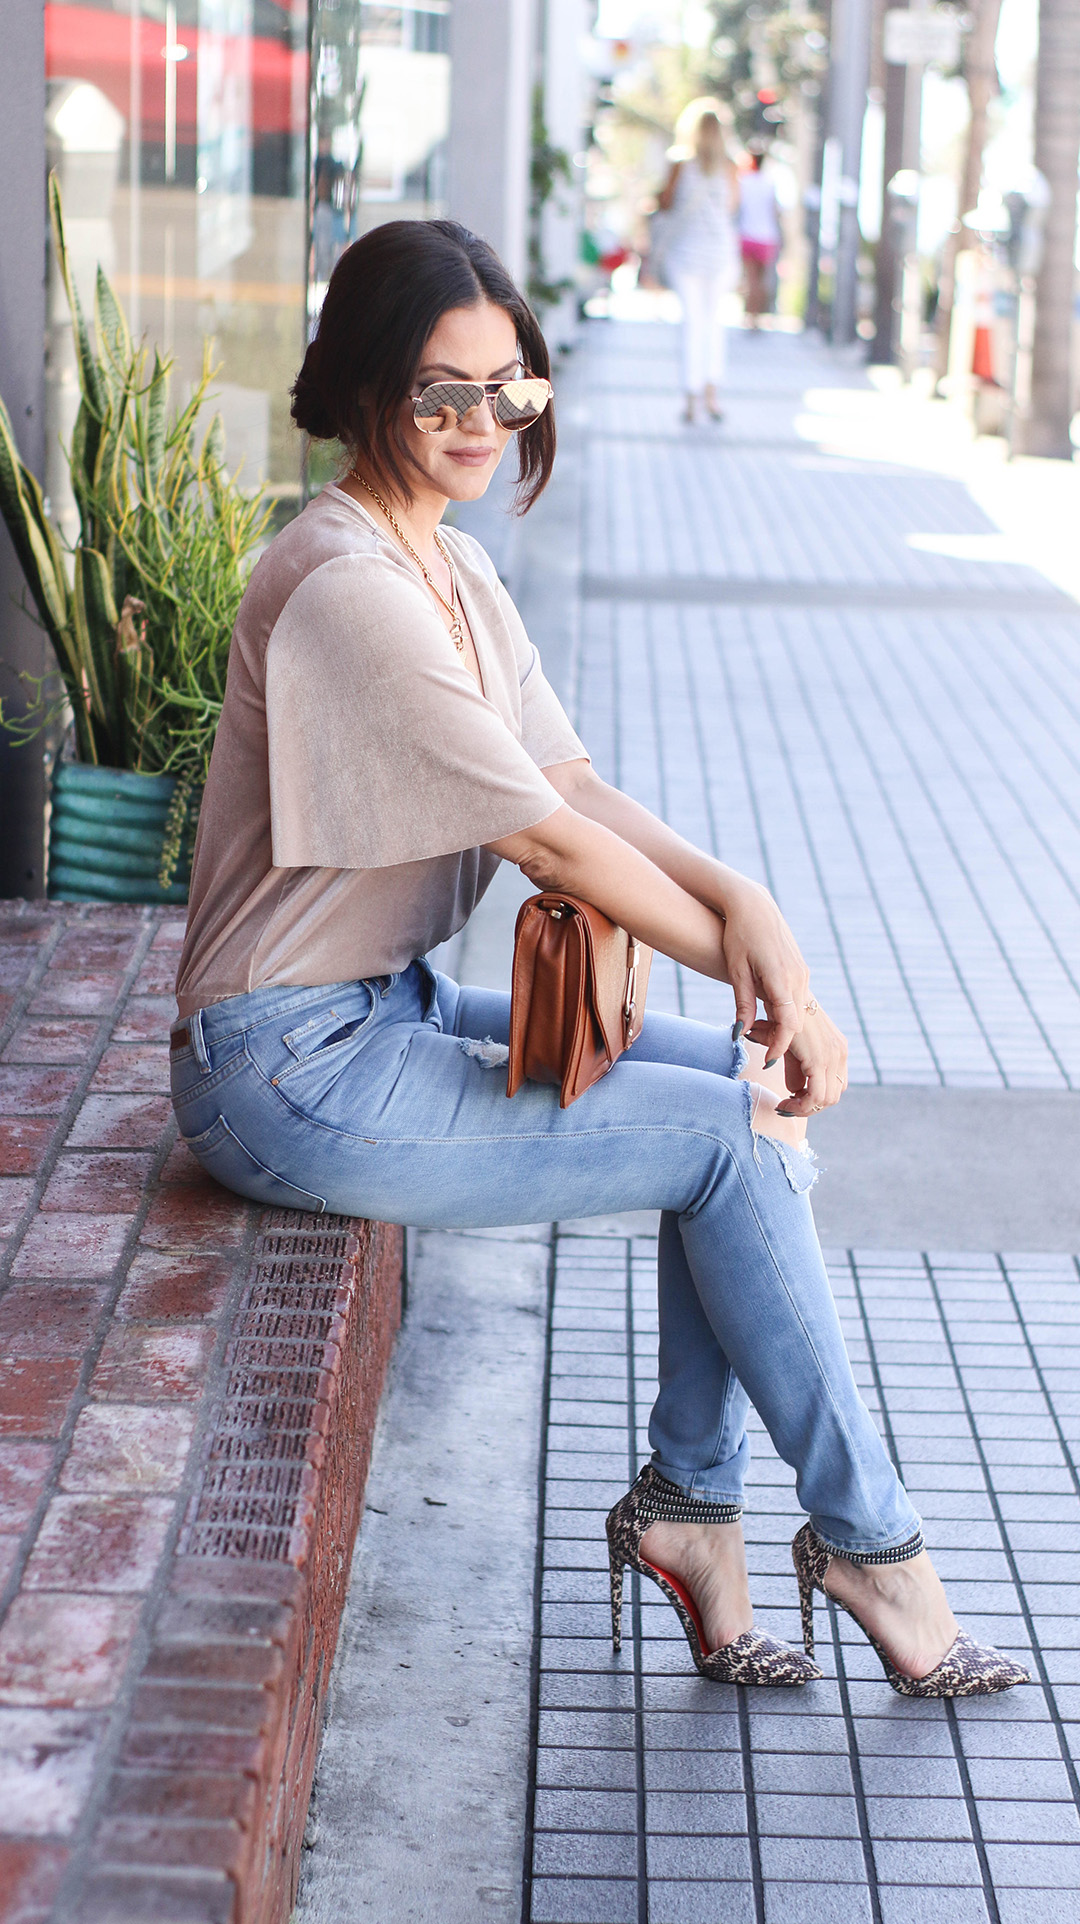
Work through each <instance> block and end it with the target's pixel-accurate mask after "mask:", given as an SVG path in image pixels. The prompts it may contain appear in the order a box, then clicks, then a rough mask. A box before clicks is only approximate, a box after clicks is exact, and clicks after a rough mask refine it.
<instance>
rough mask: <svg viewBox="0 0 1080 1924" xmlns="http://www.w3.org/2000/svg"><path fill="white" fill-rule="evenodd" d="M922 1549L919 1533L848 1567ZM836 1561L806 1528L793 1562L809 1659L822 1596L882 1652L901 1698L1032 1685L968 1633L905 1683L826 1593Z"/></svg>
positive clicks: (899, 1558) (1018, 1668)
mask: <svg viewBox="0 0 1080 1924" xmlns="http://www.w3.org/2000/svg"><path fill="white" fill-rule="evenodd" d="M923 1547H924V1546H923V1540H922V1535H921V1533H920V1534H919V1535H918V1536H914V1537H912V1538H911V1539H910V1540H909V1542H907V1543H901V1544H899V1545H898V1546H897V1548H896V1549H895V1550H890V1551H887V1552H886V1553H885V1554H884V1555H883V1556H880V1557H872V1556H853V1557H851V1558H849V1562H851V1563H907V1562H908V1561H909V1559H910V1558H911V1557H917V1556H918V1554H919V1551H920V1550H921V1549H923ZM832 1557H833V1552H832V1551H831V1550H830V1549H829V1547H828V1545H827V1544H824V1543H822V1541H821V1538H820V1537H819V1536H817V1535H816V1533H815V1531H814V1529H813V1528H812V1526H811V1525H810V1524H809V1523H804V1524H803V1527H802V1529H801V1530H800V1531H799V1534H798V1536H797V1537H796V1538H795V1541H794V1543H793V1544H792V1546H791V1560H792V1562H793V1564H794V1565H795V1574H796V1576H797V1577H798V1579H799V1604H800V1607H801V1610H802V1627H803V1643H804V1644H805V1646H806V1654H807V1656H809V1657H812V1656H813V1654H814V1591H815V1590H820V1591H821V1594H822V1596H823V1597H829V1598H830V1599H831V1601H832V1602H833V1603H835V1604H836V1607H837V1609H838V1610H845V1611H847V1614H848V1616H849V1617H851V1618H852V1620H853V1622H855V1623H857V1624H858V1625H859V1629H860V1630H861V1631H862V1633H863V1636H864V1637H865V1638H866V1640H867V1642H868V1643H869V1644H870V1645H871V1646H872V1648H873V1649H874V1650H875V1651H876V1652H877V1655H878V1658H879V1659H880V1662H881V1668H882V1669H883V1670H884V1672H885V1675H886V1677H887V1678H888V1680H889V1682H890V1683H891V1685H892V1687H893V1689H894V1690H896V1691H898V1692H899V1694H900V1696H901V1697H990V1696H992V1695H993V1693H994V1692H995V1691H996V1690H1011V1689H1012V1687H1013V1685H1014V1684H1021V1683H1030V1682H1031V1678H1030V1677H1029V1676H1028V1673H1027V1671H1026V1670H1025V1669H1024V1667H1023V1665H1022V1664H1018V1663H1014V1662H1013V1660H1012V1658H1011V1657H1004V1656H1002V1654H1001V1651H1000V1650H994V1649H993V1648H992V1646H990V1645H989V1644H982V1643H976V1642H975V1639H974V1638H973V1637H969V1636H968V1633H967V1631H966V1630H961V1631H960V1632H959V1633H958V1635H957V1637H956V1639H955V1641H954V1642H953V1643H952V1644H950V1646H949V1648H948V1650H947V1651H946V1652H945V1655H944V1656H943V1657H942V1659H941V1662H940V1663H939V1664H938V1665H937V1666H936V1667H935V1668H934V1669H933V1670H931V1671H930V1673H929V1675H928V1676H926V1677H905V1675H904V1673H903V1671H902V1670H897V1668H896V1665H895V1664H894V1663H893V1662H892V1659H891V1658H890V1657H889V1656H888V1655H887V1654H886V1652H885V1651H884V1650H883V1649H882V1647H881V1645H880V1644H879V1643H878V1641H877V1638H876V1637H872V1636H871V1635H870V1632H869V1630H868V1629H867V1628H866V1625H865V1624H864V1623H860V1622H859V1619H858V1617H857V1616H856V1615H855V1612H854V1610H852V1609H850V1608H849V1607H848V1605H847V1604H846V1603H841V1601H840V1599H839V1597H834V1596H832V1592H831V1591H829V1590H826V1588H825V1572H826V1571H827V1569H828V1567H829V1564H830V1563H831V1561H832Z"/></svg>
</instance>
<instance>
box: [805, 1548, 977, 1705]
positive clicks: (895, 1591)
mask: <svg viewBox="0 0 1080 1924" xmlns="http://www.w3.org/2000/svg"><path fill="white" fill-rule="evenodd" d="M825 1588H826V1590H827V1591H828V1593H829V1595H830V1596H832V1597H835V1598H836V1600H837V1602H838V1603H844V1604H846V1605H847V1607H848V1608H849V1610H851V1611H852V1613H853V1615H854V1616H855V1617H856V1618H857V1619H858V1621H859V1622H860V1623H861V1624H862V1625H863V1627H864V1629H866V1630H867V1631H868V1632H869V1633H870V1635H871V1636H873V1637H874V1639H875V1641H876V1642H878V1643H880V1644H881V1646H882V1648H883V1649H884V1650H885V1651H886V1653H887V1654H888V1656H889V1657H890V1658H891V1660H892V1662H893V1663H894V1664H895V1666H896V1668H897V1669H898V1670H899V1671H901V1672H902V1673H903V1675H904V1676H906V1677H912V1678H916V1679H918V1678H922V1677H928V1676H929V1675H930V1672H931V1671H932V1670H936V1669H937V1666H938V1664H939V1663H940V1662H941V1660H942V1658H943V1657H944V1655H945V1653H946V1651H947V1650H948V1649H950V1647H951V1646H952V1644H953V1643H954V1642H955V1640H956V1635H957V1631H958V1629H959V1625H958V1624H957V1621H956V1618H955V1617H954V1616H953V1613H952V1611H951V1610H950V1608H949V1603H948V1599H947V1597H946V1595H945V1592H944V1590H943V1589H942V1586H941V1579H940V1578H939V1576H938V1574H937V1571H936V1570H935V1569H934V1566H933V1564H932V1563H931V1561H930V1558H929V1557H928V1556H927V1554H926V1551H925V1550H923V1551H921V1552H920V1554H919V1555H918V1556H917V1557H911V1558H910V1559H909V1560H908V1561H907V1562H905V1563H851V1562H849V1561H848V1559H847V1557H837V1556H834V1557H833V1559H832V1561H831V1562H830V1564H829V1567H828V1570H827V1571H826V1573H825Z"/></svg>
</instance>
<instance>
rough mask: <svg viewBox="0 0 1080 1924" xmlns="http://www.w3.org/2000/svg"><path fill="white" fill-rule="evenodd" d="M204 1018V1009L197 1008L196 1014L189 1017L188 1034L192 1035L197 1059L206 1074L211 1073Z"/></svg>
mask: <svg viewBox="0 0 1080 1924" xmlns="http://www.w3.org/2000/svg"><path fill="white" fill-rule="evenodd" d="M202 1019H203V1012H202V1010H201V1009H196V1011H195V1013H194V1015H192V1016H189V1017H188V1034H189V1036H190V1037H191V1046H192V1048H193V1049H194V1051H195V1060H196V1062H197V1063H198V1065H199V1067H200V1069H201V1070H202V1072H203V1075H204V1076H205V1075H209V1073H210V1053H209V1051H208V1049H207V1047H206V1038H205V1036H204V1035H203V1020H202Z"/></svg>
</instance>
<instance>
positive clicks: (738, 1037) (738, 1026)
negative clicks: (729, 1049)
mask: <svg viewBox="0 0 1080 1924" xmlns="http://www.w3.org/2000/svg"><path fill="white" fill-rule="evenodd" d="M745 1027H746V1024H745V1022H736V1023H735V1024H734V1025H733V1027H732V1031H731V1040H732V1041H733V1042H741V1041H742V1038H743V1030H744V1029H745Z"/></svg>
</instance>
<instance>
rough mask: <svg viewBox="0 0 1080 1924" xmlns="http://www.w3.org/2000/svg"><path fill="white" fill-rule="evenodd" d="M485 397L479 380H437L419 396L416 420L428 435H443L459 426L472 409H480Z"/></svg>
mask: <svg viewBox="0 0 1080 1924" xmlns="http://www.w3.org/2000/svg"><path fill="white" fill-rule="evenodd" d="M483 398H484V388H483V387H482V386H481V384H480V382H479V381H434V382H433V383H432V385H431V386H430V387H426V388H425V389H424V391H423V393H422V394H421V395H420V396H419V398H418V400H417V403H416V407H415V408H414V410H413V420H414V421H415V422H416V425H417V427H418V428H424V429H425V430H426V431H427V433H428V434H432V433H434V434H442V433H445V432H446V430H447V428H452V427H456V426H457V424H458V422H459V421H460V420H461V418H462V416H463V415H466V414H468V412H469V410H470V408H478V407H479V406H480V403H481V401H482V400H483Z"/></svg>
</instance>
